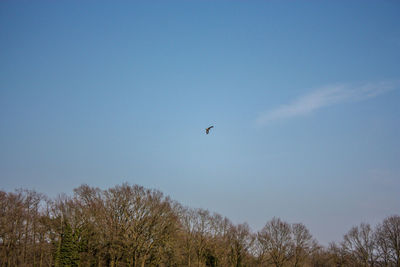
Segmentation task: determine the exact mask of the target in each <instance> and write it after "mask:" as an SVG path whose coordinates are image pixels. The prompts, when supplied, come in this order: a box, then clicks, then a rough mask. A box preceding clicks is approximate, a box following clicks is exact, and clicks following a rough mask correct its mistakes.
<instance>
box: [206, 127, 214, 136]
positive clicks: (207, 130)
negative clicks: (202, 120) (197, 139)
mask: <svg viewBox="0 0 400 267" xmlns="http://www.w3.org/2000/svg"><path fill="white" fill-rule="evenodd" d="M211 128H214V126H210V127H208V128H206V134H208V133H209V132H210V129H211Z"/></svg>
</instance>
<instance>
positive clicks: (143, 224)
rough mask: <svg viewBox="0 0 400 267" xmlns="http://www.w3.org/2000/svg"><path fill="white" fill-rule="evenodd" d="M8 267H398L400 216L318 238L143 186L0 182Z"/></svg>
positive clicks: (1, 234)
mask: <svg viewBox="0 0 400 267" xmlns="http://www.w3.org/2000/svg"><path fill="white" fill-rule="evenodd" d="M0 253H1V254H0V266H40V267H42V266H277V267H283V266H315V267H317V266H318V267H319V266H321V267H322V266H332V267H333V266H335V267H336V266H397V267H400V216H397V215H396V216H391V217H388V218H386V219H385V220H384V221H383V222H382V223H381V224H379V225H378V226H377V227H376V228H374V229H373V228H372V227H371V226H370V225H369V224H365V223H362V224H360V225H359V226H354V227H353V228H352V229H350V231H349V232H348V233H346V234H345V235H344V236H343V241H342V242H340V243H331V244H330V245H329V246H328V247H322V246H320V245H318V243H317V241H316V240H315V239H313V237H312V235H311V234H310V232H309V230H308V229H307V228H306V226H304V225H303V224H301V223H295V224H289V223H287V222H285V221H282V220H281V219H279V218H273V219H272V220H270V221H268V222H267V223H266V225H265V226H264V227H263V228H262V229H261V230H260V231H258V232H252V231H251V230H250V228H249V226H248V225H247V224H246V223H244V224H239V225H235V224H233V223H232V222H230V221H229V219H227V218H225V217H223V216H221V215H219V214H216V213H210V212H209V211H207V210H203V209H191V208H187V207H183V206H182V205H180V204H179V203H177V202H174V201H172V200H171V199H170V198H168V197H166V196H164V195H163V194H162V193H161V192H160V191H157V190H149V189H146V188H143V187H141V186H138V185H133V186H130V185H127V184H123V185H121V186H115V187H113V188H110V189H108V190H100V189H98V188H93V187H90V186H87V185H82V186H80V187H78V188H76V189H75V190H74V195H73V196H72V197H69V196H66V195H63V196H60V197H58V198H56V199H49V198H48V197H46V196H45V195H43V194H40V193H37V192H35V191H30V190H17V191H15V192H3V191H0Z"/></svg>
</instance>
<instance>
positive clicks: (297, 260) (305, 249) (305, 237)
mask: <svg viewBox="0 0 400 267" xmlns="http://www.w3.org/2000/svg"><path fill="white" fill-rule="evenodd" d="M292 235H293V266H294V267H298V266H303V263H304V262H305V260H306V259H307V257H308V256H309V255H311V253H312V250H313V248H315V247H316V242H315V241H314V240H313V239H312V235H311V234H310V231H308V229H307V227H306V226H305V225H304V224H301V223H295V224H292Z"/></svg>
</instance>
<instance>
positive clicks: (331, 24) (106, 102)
mask: <svg viewBox="0 0 400 267" xmlns="http://www.w3.org/2000/svg"><path fill="white" fill-rule="evenodd" d="M398 14H400V3H399V2H398V1H303V2H301V1H251V2H250V1H136V2H128V1H119V2H117V3H115V2H113V3H111V2H106V1H84V2H83V1H35V2H32V1H1V2H0V59H1V60H0V129H1V130H0V147H1V149H0V183H1V184H0V187H1V189H3V190H14V189H15V188H19V187H24V188H33V189H36V190H38V191H40V192H44V193H46V194H48V195H50V196H56V195H57V194H58V193H61V192H66V193H71V192H72V189H73V188H75V187H77V186H79V185H80V184H82V183H87V184H89V185H91V186H98V187H100V188H104V189H105V188H108V187H111V186H114V185H116V184H120V183H123V182H129V183H131V184H135V183H137V184H140V185H143V186H146V187H150V188H156V189H159V190H161V191H163V192H164V193H165V194H167V195H170V196H171V197H172V198H173V199H175V200H177V201H179V202H181V203H183V204H185V205H188V206H191V207H201V208H206V209H209V210H211V211H215V212H219V213H221V214H222V215H225V216H227V217H229V218H230V219H232V220H233V221H234V222H235V223H241V222H244V221H247V222H248V223H249V224H250V226H251V227H252V229H253V230H259V229H261V228H262V226H263V225H264V224H265V223H266V222H267V221H268V220H270V219H271V218H272V217H273V216H278V217H280V218H282V219H284V220H286V221H288V222H291V223H293V222H302V223H304V224H306V226H307V227H308V228H309V229H310V230H311V232H312V234H313V235H314V236H315V237H316V238H317V239H318V240H319V241H320V242H322V243H324V244H327V243H328V242H329V241H331V240H340V239H341V238H342V235H343V234H344V233H345V232H346V231H348V230H349V229H350V227H351V226H353V225H355V224H358V223H360V222H369V223H371V224H376V223H377V222H380V221H381V220H382V219H383V218H384V217H386V216H389V215H392V214H398V213H399V211H400V201H399V197H398V196H399V195H400V167H399V159H400V141H399V136H400V119H399V118H400V106H399V103H400V18H399V15H398ZM209 125H214V126H215V128H214V129H212V130H211V134H210V135H205V133H204V129H205V128H206V127H208V126H209Z"/></svg>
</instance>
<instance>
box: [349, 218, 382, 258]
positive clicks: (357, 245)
mask: <svg viewBox="0 0 400 267" xmlns="http://www.w3.org/2000/svg"><path fill="white" fill-rule="evenodd" d="M343 246H344V248H345V250H346V251H347V252H349V253H351V254H352V255H353V256H354V260H355V262H356V263H357V264H359V265H360V266H374V265H375V262H376V253H375V249H376V245H375V240H374V235H373V231H372V229H371V226H370V225H369V224H365V223H361V224H360V226H354V227H353V228H351V230H350V231H349V232H348V233H347V234H345V235H344V242H343Z"/></svg>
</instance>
